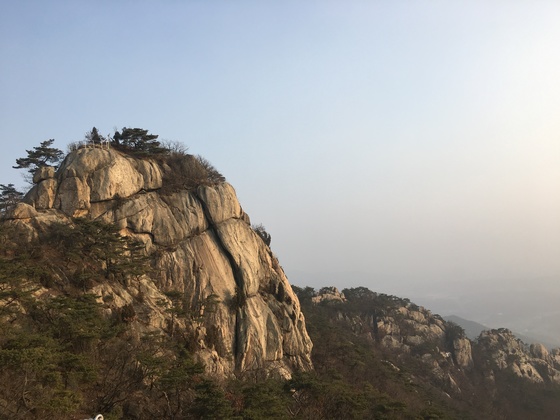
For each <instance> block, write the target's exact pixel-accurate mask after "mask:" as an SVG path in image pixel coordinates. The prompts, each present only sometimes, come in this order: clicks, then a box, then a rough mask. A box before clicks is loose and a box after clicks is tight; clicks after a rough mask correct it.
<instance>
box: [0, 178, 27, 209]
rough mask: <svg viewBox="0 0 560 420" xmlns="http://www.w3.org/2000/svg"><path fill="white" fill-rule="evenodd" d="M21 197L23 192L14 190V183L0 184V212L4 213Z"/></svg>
mask: <svg viewBox="0 0 560 420" xmlns="http://www.w3.org/2000/svg"><path fill="white" fill-rule="evenodd" d="M22 198H23V193H22V192H19V191H18V190H16V188H15V187H14V184H8V185H4V184H0V214H3V213H6V212H7V211H8V210H10V209H11V208H13V207H14V206H15V205H16V204H17V203H19V202H20V201H21V199H22Z"/></svg>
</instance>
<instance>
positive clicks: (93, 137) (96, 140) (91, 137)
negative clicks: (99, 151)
mask: <svg viewBox="0 0 560 420" xmlns="http://www.w3.org/2000/svg"><path fill="white" fill-rule="evenodd" d="M103 140H105V139H104V138H103V136H102V135H100V134H99V131H98V130H97V128H96V127H93V128H92V129H91V131H89V132H87V133H86V141H87V142H88V143H93V144H100V143H101V142H102V141H103Z"/></svg>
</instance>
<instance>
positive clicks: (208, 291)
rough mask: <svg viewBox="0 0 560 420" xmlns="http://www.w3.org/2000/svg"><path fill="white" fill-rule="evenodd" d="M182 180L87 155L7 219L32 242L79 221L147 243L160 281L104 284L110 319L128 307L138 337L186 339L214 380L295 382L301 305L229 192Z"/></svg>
mask: <svg viewBox="0 0 560 420" xmlns="http://www.w3.org/2000/svg"><path fill="white" fill-rule="evenodd" d="M185 162H187V163H188V159H187V157H185ZM187 163H186V164H187ZM180 176H181V174H174V173H173V172H172V170H171V168H170V167H169V166H168V165H167V164H166V163H165V162H158V161H155V160H149V159H137V158H133V157H131V156H127V155H125V154H122V153H120V152H118V151H116V150H105V149H100V148H93V149H92V148H81V149H78V150H76V151H74V152H72V153H70V154H69V155H68V156H67V157H66V159H65V160H64V162H63V163H62V165H61V166H60V168H59V169H58V170H57V171H56V173H55V172H54V170H53V169H52V168H42V169H41V170H40V171H37V173H36V174H35V177H34V181H35V182H36V185H35V186H34V187H33V188H32V189H31V190H30V191H29V193H28V194H27V196H26V197H25V199H24V203H22V204H20V205H18V206H17V207H16V209H14V211H13V212H12V213H11V215H10V216H9V217H8V218H9V219H10V220H11V223H12V224H14V225H17V226H19V227H20V228H22V229H23V230H25V231H26V232H28V234H29V235H30V237H31V236H32V235H33V232H34V231H36V230H38V229H41V226H44V225H45V224H50V223H53V222H54V221H62V222H68V223H70V222H71V218H75V217H83V218H87V219H95V220H102V221H105V222H109V223H114V224H116V225H117V226H118V227H119V228H120V229H121V233H122V234H123V235H129V236H133V237H135V238H136V239H138V240H140V241H142V242H143V243H144V244H145V246H146V252H147V253H148V254H149V255H150V256H151V258H152V261H153V266H154V268H155V270H154V273H156V274H153V275H150V276H143V277H142V278H140V279H134V280H130V281H129V284H127V285H126V286H122V285H119V284H112V283H109V282H106V283H102V284H98V285H97V286H95V288H94V290H93V292H94V293H96V294H98V295H99V301H100V302H101V303H103V305H104V307H105V308H106V310H107V311H108V312H111V311H118V310H119V309H120V308H122V307H124V306H125V305H131V306H132V307H133V308H134V312H135V313H136V314H137V316H136V317H135V319H134V320H133V326H135V328H136V329H137V330H138V331H139V332H140V333H141V332H142V331H149V330H151V329H169V328H175V329H181V330H182V331H183V332H184V333H185V334H190V335H191V336H192V337H193V341H194V342H195V343H196V353H197V355H198V357H199V358H200V359H201V360H202V361H203V362H204V364H205V365H206V368H207V370H208V371H209V372H213V373H215V374H216V375H220V376H231V375H237V376H240V377H267V376H280V377H289V376H290V374H291V372H293V371H294V370H295V369H301V370H308V369H311V368H312V364H311V358H310V353H311V348H312V343H311V341H310V339H309V337H308V335H307V332H306V328H305V320H304V316H303V314H302V312H301V310H300V305H299V301H298V298H297V297H296V296H295V294H294V293H293V292H292V289H291V286H290V284H289V283H288V280H287V278H286V276H285V274H284V272H283V270H282V269H281V267H280V266H279V264H278V261H277V260H276V258H275V257H274V255H273V254H272V252H271V251H270V249H269V247H268V246H267V245H266V244H265V243H264V242H263V241H262V240H261V239H260V237H259V236H258V235H257V234H256V233H255V232H254V231H253V230H252V229H251V226H250V224H249V218H248V216H247V215H246V214H245V213H244V212H243V210H242V208H241V206H240V205H239V202H238V200H237V197H236V194H235V190H234V189H233V187H232V186H231V185H229V184H227V183H225V182H224V183H220V184H217V185H200V186H198V187H197V188H188V189H187V188H168V189H166V188H165V187H166V184H165V183H166V180H169V179H173V178H174V177H180ZM169 292H175V293H176V292H179V293H180V295H181V296H182V298H183V300H184V301H186V302H187V303H188V310H187V311H186V312H187V313H189V314H191V315H189V316H187V317H184V318H182V319H172V316H171V315H170V311H169V310H168V308H169V307H171V306H172V305H174V304H175V303H174V302H173V301H172V300H171V299H170V298H169V297H168V295H169Z"/></svg>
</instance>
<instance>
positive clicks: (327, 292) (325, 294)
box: [311, 286, 346, 305]
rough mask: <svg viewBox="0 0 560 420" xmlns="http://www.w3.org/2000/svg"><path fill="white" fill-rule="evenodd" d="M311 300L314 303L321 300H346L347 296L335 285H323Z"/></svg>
mask: <svg viewBox="0 0 560 420" xmlns="http://www.w3.org/2000/svg"><path fill="white" fill-rule="evenodd" d="M311 301H312V302H313V303H314V304H316V305H317V304H319V303H321V302H339V303H340V302H346V297H345V296H344V293H341V292H339V291H338V289H337V288H336V287H334V286H331V287H323V288H322V289H321V290H319V293H317V295H316V296H313V297H312V298H311Z"/></svg>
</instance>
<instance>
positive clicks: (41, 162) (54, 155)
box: [13, 139, 64, 174]
mask: <svg viewBox="0 0 560 420" xmlns="http://www.w3.org/2000/svg"><path fill="white" fill-rule="evenodd" d="M53 143H54V139H50V140H45V141H43V142H41V144H40V145H39V146H38V147H34V148H33V150H26V152H27V157H25V158H19V159H16V164H17V166H13V168H14V169H23V168H26V169H28V172H29V173H31V174H34V173H35V171H37V169H38V168H40V167H43V166H50V164H55V163H57V162H59V161H60V160H61V159H62V158H63V157H64V152H63V151H62V150H60V149H57V148H55V147H51V146H52V144H53Z"/></svg>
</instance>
